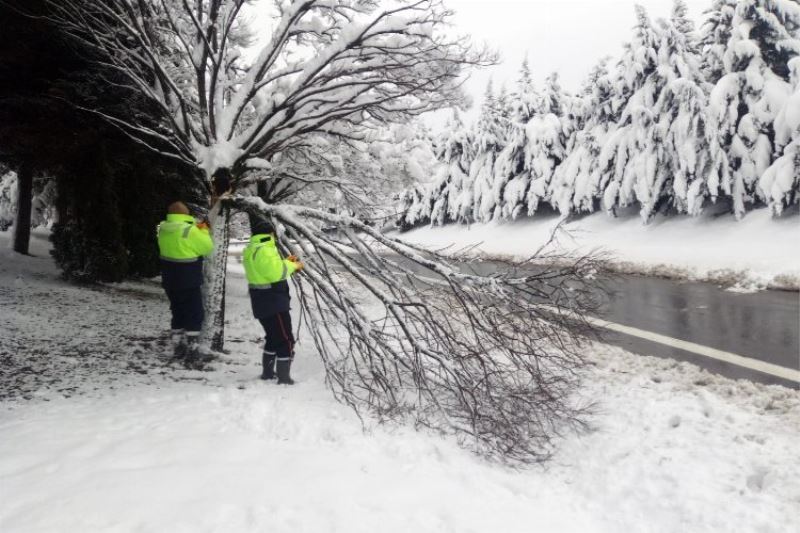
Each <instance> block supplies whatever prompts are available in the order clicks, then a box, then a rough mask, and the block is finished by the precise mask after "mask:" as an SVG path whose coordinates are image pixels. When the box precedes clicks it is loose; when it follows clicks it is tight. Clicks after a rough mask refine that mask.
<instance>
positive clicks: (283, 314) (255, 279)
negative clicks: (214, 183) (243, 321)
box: [243, 221, 303, 385]
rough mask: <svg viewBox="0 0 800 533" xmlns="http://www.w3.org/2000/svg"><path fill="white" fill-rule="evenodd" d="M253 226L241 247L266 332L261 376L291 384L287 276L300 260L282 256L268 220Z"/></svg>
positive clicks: (253, 299) (256, 309) (291, 337)
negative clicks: (245, 245)
mask: <svg viewBox="0 0 800 533" xmlns="http://www.w3.org/2000/svg"><path fill="white" fill-rule="evenodd" d="M253 230H254V231H253V236H252V237H250V243H249V244H248V245H247V247H246V248H245V249H244V254H243V262H244V270H245V274H246V275H247V283H248V285H249V288H250V303H251V304H252V307H253V316H254V317H255V318H256V319H258V321H259V322H261V325H262V326H263V327H264V333H265V334H266V342H265V344H264V351H263V353H262V357H261V363H262V366H263V370H262V372H261V379H274V378H275V377H276V376H277V378H278V383H279V384H282V385H292V384H293V383H294V381H293V380H292V378H291V375H290V371H291V367H292V360H293V358H294V335H293V333H292V317H291V315H290V314H289V307H290V300H291V297H290V296H289V283H288V279H289V278H290V277H291V276H292V274H294V273H295V272H298V271H299V270H302V269H303V263H302V262H300V261H299V260H298V259H297V258H295V257H289V258H286V259H284V258H283V257H282V256H281V253H280V251H279V250H278V245H277V242H276V235H275V229H274V228H273V227H272V225H271V224H269V223H267V222H264V221H260V222H258V223H257V224H256V225H255V227H254V228H253Z"/></svg>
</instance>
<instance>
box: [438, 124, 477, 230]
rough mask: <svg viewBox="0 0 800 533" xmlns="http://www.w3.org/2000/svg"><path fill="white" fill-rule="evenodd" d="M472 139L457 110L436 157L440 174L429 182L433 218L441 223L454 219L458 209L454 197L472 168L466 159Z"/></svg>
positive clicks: (446, 127)
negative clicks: (453, 205) (452, 205)
mask: <svg viewBox="0 0 800 533" xmlns="http://www.w3.org/2000/svg"><path fill="white" fill-rule="evenodd" d="M469 144H470V139H469V136H468V134H467V129H466V128H465V126H464V122H463V121H462V119H461V115H460V114H459V112H458V110H454V111H453V116H452V118H451V119H450V120H449V121H448V122H447V125H446V126H445V129H444V132H443V135H442V139H441V140H440V143H439V146H438V149H437V153H436V158H437V160H438V161H439V163H440V164H439V166H438V170H437V174H436V176H435V178H434V181H433V183H432V184H431V186H430V191H431V192H430V195H431V199H432V207H431V214H430V222H431V224H433V225H437V226H441V225H443V224H444V223H446V222H449V221H451V220H455V218H456V213H457V211H456V210H455V209H453V208H452V207H451V199H453V198H457V197H458V195H459V194H460V192H461V189H462V187H463V186H464V181H465V180H466V178H467V172H468V171H469V161H467V159H466V154H467V146H468V145H469Z"/></svg>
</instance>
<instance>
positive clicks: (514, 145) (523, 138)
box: [493, 58, 541, 219]
mask: <svg viewBox="0 0 800 533" xmlns="http://www.w3.org/2000/svg"><path fill="white" fill-rule="evenodd" d="M540 98H541V97H540V95H539V94H538V93H537V91H536V88H535V86H534V84H533V77H532V76H531V70H530V66H529V64H528V59H527V58H526V59H525V60H524V61H523V63H522V67H521V69H520V75H519V80H518V81H517V88H516V91H515V93H514V94H513V103H512V112H511V119H510V124H509V130H508V138H507V141H506V144H505V146H504V147H503V150H502V151H501V152H500V154H498V156H497V161H496V162H495V167H494V187H493V195H494V197H495V198H499V199H500V206H499V207H500V209H499V213H497V216H498V217H500V218H506V219H508V218H511V219H514V218H517V216H519V214H520V213H522V212H523V211H524V210H525V197H526V195H527V193H528V188H529V187H530V178H531V174H530V162H531V160H532V159H533V158H532V156H531V153H530V149H531V146H532V145H531V143H530V142H529V139H528V130H527V125H528V123H529V122H530V121H531V119H532V118H533V117H534V115H535V114H536V112H537V110H538V109H539V108H540V105H541V104H540ZM495 211H496V212H497V209H496V210H495ZM496 218H497V217H496Z"/></svg>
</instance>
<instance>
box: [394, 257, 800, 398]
mask: <svg viewBox="0 0 800 533" xmlns="http://www.w3.org/2000/svg"><path fill="white" fill-rule="evenodd" d="M403 262H404V264H406V265H408V266H411V265H409V262H407V261H403ZM495 268H496V267H495V266H494V265H493V264H492V262H491V261H482V262H473V263H471V264H470V269H472V270H474V271H476V272H479V273H482V274H488V273H491V272H492V271H494V270H495ZM415 270H416V269H415ZM603 285H604V288H605V297H604V298H603V302H604V303H603V305H602V307H601V308H600V309H599V310H598V312H597V315H596V317H595V318H596V319H597V320H595V323H596V324H598V325H600V326H601V332H602V334H603V340H604V341H605V342H608V343H609V344H613V345H617V346H621V347H623V348H625V349H627V350H629V351H631V352H633V353H638V354H642V355H653V356H659V357H670V358H673V359H677V360H681V361H689V362H692V363H695V364H697V365H699V366H701V367H702V368H705V369H707V370H709V371H712V372H715V373H718V374H721V375H724V376H727V377H730V378H734V379H749V380H751V381H757V382H760V383H767V384H779V385H784V386H788V387H792V388H800V382H799V381H798V376H800V293H797V292H789V291H760V292H755V293H749V294H743V293H737V292H731V291H726V290H724V289H721V288H720V287H718V286H716V285H714V284H710V283H697V282H684V281H674V280H668V279H661V278H653V277H645V276H634V275H615V276H613V277H611V278H607V279H606V280H604V283H603ZM609 323H611V324H610V325H609ZM620 330H622V331H620ZM761 363H767V364H766V365H762V364H761ZM754 367H755V368H754ZM783 369H788V370H789V372H786V371H784V370H783Z"/></svg>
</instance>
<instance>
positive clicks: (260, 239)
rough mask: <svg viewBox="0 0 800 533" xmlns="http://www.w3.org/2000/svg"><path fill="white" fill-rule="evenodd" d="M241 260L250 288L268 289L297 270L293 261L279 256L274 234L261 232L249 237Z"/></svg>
mask: <svg viewBox="0 0 800 533" xmlns="http://www.w3.org/2000/svg"><path fill="white" fill-rule="evenodd" d="M243 262H244V271H245V274H246V275H247V283H248V284H249V285H250V288H251V289H269V288H271V286H272V285H274V284H276V283H278V282H280V281H285V280H287V279H289V277H290V276H291V275H292V274H294V273H295V272H296V271H297V265H296V264H295V263H294V262H292V261H289V260H288V259H284V258H283V257H281V254H280V252H279V251H278V246H277V244H276V243H275V235H274V234H268V233H261V234H258V235H253V236H252V237H250V243H249V244H248V245H247V247H246V248H245V249H244V257H243Z"/></svg>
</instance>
